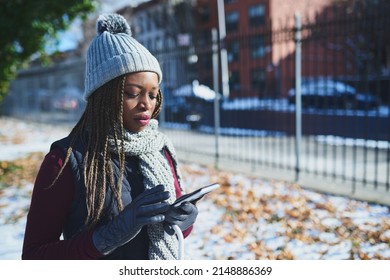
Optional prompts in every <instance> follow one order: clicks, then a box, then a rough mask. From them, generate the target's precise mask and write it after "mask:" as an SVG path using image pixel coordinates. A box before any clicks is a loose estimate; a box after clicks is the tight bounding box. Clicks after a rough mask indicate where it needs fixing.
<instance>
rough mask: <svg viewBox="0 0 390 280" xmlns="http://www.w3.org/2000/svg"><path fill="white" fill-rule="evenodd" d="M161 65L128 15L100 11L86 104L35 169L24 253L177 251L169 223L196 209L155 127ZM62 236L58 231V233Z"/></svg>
mask: <svg viewBox="0 0 390 280" xmlns="http://www.w3.org/2000/svg"><path fill="white" fill-rule="evenodd" d="M161 79H162V73H161V69H160V66H159V63H158V61H157V59H156V58H155V57H154V56H153V55H152V54H151V53H150V52H149V51H148V50H147V49H146V48H145V47H143V46H142V45H141V44H140V43H139V42H137V41H136V40H135V39H134V38H133V37H132V36H131V31H130V27H129V25H128V23H127V22H126V20H125V19H124V18H123V17H122V16H120V15H117V14H106V15H101V16H100V17H99V18H98V20H97V36H96V37H95V38H94V40H93V41H92V43H91V45H90V47H89V49H88V53H87V60H86V77H85V98H86V100H87V106H86V109H85V112H84V113H83V115H82V117H81V118H80V120H79V122H78V123H77V124H76V126H75V127H74V128H73V129H72V131H71V132H70V134H69V136H68V137H66V138H64V139H61V140H59V141H57V142H55V143H53V144H52V146H51V149H50V152H49V153H48V154H47V155H46V157H45V159H44V161H43V163H42V166H41V168H40V171H39V173H38V175H37V178H36V181H35V185H34V191H33V195H32V200H31V206H30V210H29V213H28V217H27V224H26V232H25V237H24V244H23V254H22V259H100V258H105V259H176V258H177V257H178V256H177V255H178V241H177V238H176V236H175V235H174V234H172V228H171V226H172V225H173V224H175V225H178V226H179V228H180V229H181V230H182V231H183V233H184V236H187V235H188V234H189V232H190V231H191V228H192V224H193V223H194V222H195V219H196V216H197V213H198V211H197V208H196V206H195V205H193V204H191V203H186V204H184V205H183V206H180V207H174V206H171V204H172V203H173V202H174V201H175V199H176V198H177V197H179V196H181V195H182V189H181V187H180V175H179V173H178V169H177V160H176V155H175V151H174V148H173V147H172V144H171V142H170V141H169V140H168V139H167V138H166V136H165V135H164V134H162V133H160V132H159V131H158V122H157V120H155V119H154V118H155V117H156V116H157V115H158V113H159V111H160V109H161V105H162V93H161V91H160V87H159V85H160V83H161ZM61 235H62V236H63V238H60V237H61Z"/></svg>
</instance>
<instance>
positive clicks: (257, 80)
mask: <svg viewBox="0 0 390 280" xmlns="http://www.w3.org/2000/svg"><path fill="white" fill-rule="evenodd" d="M251 75H252V77H251V87H252V90H253V91H254V92H255V93H257V94H258V95H259V96H261V93H263V92H264V89H265V70H264V69H263V68H255V69H252V71H251Z"/></svg>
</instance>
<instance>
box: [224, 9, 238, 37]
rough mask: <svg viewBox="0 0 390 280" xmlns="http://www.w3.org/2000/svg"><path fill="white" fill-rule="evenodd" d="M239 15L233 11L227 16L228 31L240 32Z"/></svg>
mask: <svg viewBox="0 0 390 280" xmlns="http://www.w3.org/2000/svg"><path fill="white" fill-rule="evenodd" d="M238 20H239V14H238V12H237V11H232V12H229V13H227V14H226V31H227V32H235V31H238Z"/></svg>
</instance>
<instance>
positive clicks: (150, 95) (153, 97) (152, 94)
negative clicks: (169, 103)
mask: <svg viewBox="0 0 390 280" xmlns="http://www.w3.org/2000/svg"><path fill="white" fill-rule="evenodd" d="M149 98H150V99H152V100H154V99H156V98H157V93H151V94H149Z"/></svg>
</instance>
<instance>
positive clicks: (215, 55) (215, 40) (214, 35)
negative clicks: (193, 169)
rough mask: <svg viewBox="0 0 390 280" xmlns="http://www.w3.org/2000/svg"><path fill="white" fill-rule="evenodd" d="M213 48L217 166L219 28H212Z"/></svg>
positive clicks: (216, 162)
mask: <svg viewBox="0 0 390 280" xmlns="http://www.w3.org/2000/svg"><path fill="white" fill-rule="evenodd" d="M211 38H212V42H213V43H212V44H213V45H212V49H213V59H212V60H213V88H214V91H215V98H214V132H215V168H218V164H219V130H220V119H219V117H220V115H219V94H218V92H219V86H218V84H219V75H218V32H217V29H215V28H213V29H212V30H211Z"/></svg>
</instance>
